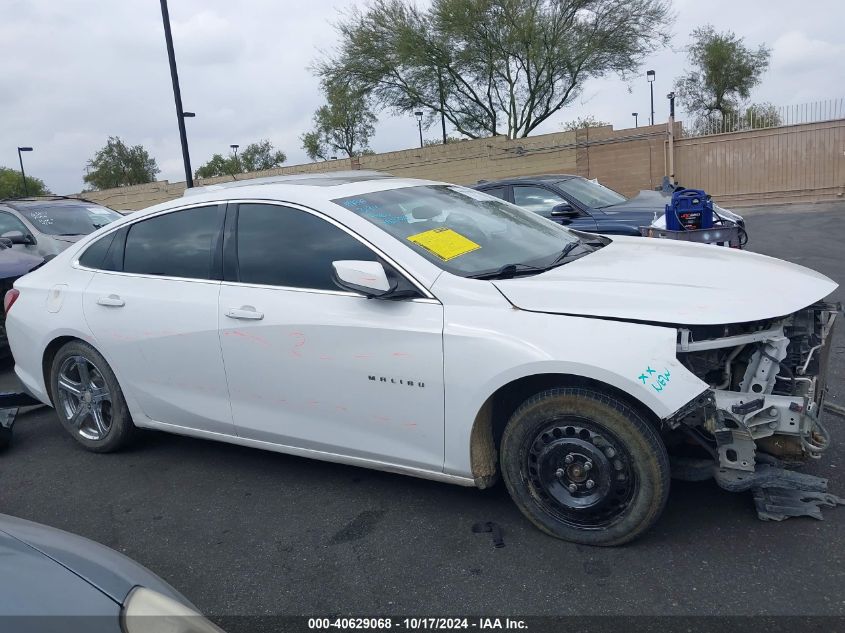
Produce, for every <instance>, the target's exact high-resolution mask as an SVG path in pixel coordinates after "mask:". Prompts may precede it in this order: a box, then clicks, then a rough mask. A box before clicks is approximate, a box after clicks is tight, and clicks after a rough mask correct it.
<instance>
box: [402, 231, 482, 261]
mask: <svg viewBox="0 0 845 633" xmlns="http://www.w3.org/2000/svg"><path fill="white" fill-rule="evenodd" d="M408 240H409V241H411V242H413V243H414V244H419V245H420V246H422V247H423V248H424V249H425V250H427V251H429V252H430V253H433V254H434V255H437V257H439V258H440V259H442V260H443V261H449V260H450V259H455V258H456V257H460V256H461V255H466V254H467V253H471V252H472V251H475V250H478V249H479V248H481V246H480V245H478V244H476V243H475V242H473V241H472V240H471V239H469V238H467V237H464V236H463V235H461V234H460V233H457V232H456V231H453V230H452V229H447V228H446V227H440V228H438V229H431V230H430V231H424V232H422V233H417V234H416V235H411V236H410V237H409V238H408Z"/></svg>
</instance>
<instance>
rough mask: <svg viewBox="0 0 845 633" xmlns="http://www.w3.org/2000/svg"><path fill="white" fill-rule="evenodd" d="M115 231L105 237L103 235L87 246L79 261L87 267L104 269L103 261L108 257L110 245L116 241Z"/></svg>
mask: <svg viewBox="0 0 845 633" xmlns="http://www.w3.org/2000/svg"><path fill="white" fill-rule="evenodd" d="M115 233H116V232H115V231H113V232H111V233H109V234H108V235H106V236H105V237H101V238H100V239H98V240H97V241H96V242H94V243H93V244H91V246H89V247H88V248H86V249H85V252H84V253H82V257H80V258H79V263H80V264H81V265H82V266H85V267H86V268H97V269H102V267H103V261H104V260H105V259H106V253H108V252H109V246H111V244H112V242H113V241H114V236H115Z"/></svg>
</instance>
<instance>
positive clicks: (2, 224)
mask: <svg viewBox="0 0 845 633" xmlns="http://www.w3.org/2000/svg"><path fill="white" fill-rule="evenodd" d="M10 231H19V232H21V233H22V234H24V235H29V234H30V230H29V229H28V228H26V226H25V225H24V223H23V222H21V221H20V220H18V219H17V218H16V217H15V216H13V215H12V214H11V213H7V212H5V211H3V212H0V236H3V235H5V234H6V233H8V232H10Z"/></svg>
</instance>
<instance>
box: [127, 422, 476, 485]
mask: <svg viewBox="0 0 845 633" xmlns="http://www.w3.org/2000/svg"><path fill="white" fill-rule="evenodd" d="M136 424H137V423H136ZM137 426H138V427H141V428H147V429H155V430H157V431H165V432H167V433H175V434H177V435H187V436H190V437H198V438H201V439H206V440H215V441H217V442H227V443H229V444H238V445H239V446H249V447H250V448H260V449H262V450H265V451H273V452H275V453H284V454H286V455H296V456H298V457H307V458H309V459H319V460H321V461H324V462H334V463H337V464H346V465H348V466H360V467H362V468H371V469H373V470H381V471H384V472H389V473H397V474H399V475H410V476H411V477H419V478H421V479H431V480H433V481H441V482H443V483H447V484H456V485H458V486H468V487H475V485H476V484H475V480H474V479H472V478H471V477H461V476H459V475H449V474H447V473H443V472H438V471H434V470H425V469H423V468H414V467H412V466H402V465H399V464H392V463H390V462H381V461H378V460H375V459H365V458H362V457H349V456H347V455H340V454H338V453H328V452H325V451H315V450H312V449H308V448H298V447H296V446H286V445H284V444H275V443H273V442H264V441H261V440H253V439H249V438H245V437H237V436H234V435H226V434H224V433H214V432H212V431H202V430H199V429H191V428H187V427H184V426H178V425H176V424H168V423H166V422H158V421H156V420H151V419H149V418H145V419H144V420H143V422H142V423H141V424H137Z"/></svg>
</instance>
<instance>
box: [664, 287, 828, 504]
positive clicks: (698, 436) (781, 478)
mask: <svg viewBox="0 0 845 633" xmlns="http://www.w3.org/2000/svg"><path fill="white" fill-rule="evenodd" d="M841 312H842V308H841V306H840V305H838V304H833V303H827V302H818V303H816V304H813V305H811V306H809V307H807V308H804V309H803V310H799V311H798V312H795V313H793V314H791V315H789V316H787V317H784V318H780V319H772V320H767V321H758V322H754V323H742V324H732V325H727V326H691V327H679V328H678V343H677V355H678V359H679V360H680V362H681V363H682V364H683V365H684V366H685V367H686V368H687V369H689V370H690V371H691V372H692V373H694V374H695V375H696V376H698V377H699V378H700V379H701V380H703V381H705V382H707V383H708V384H709V385H710V391H708V392H707V393H706V394H705V395H704V396H702V397H701V398H699V399H697V400H696V401H695V403H691V405H692V406H691V408H690V409H689V410H687V411H681V412H679V414H678V415H676V416H675V418H674V419H673V420H672V421H671V425H672V427H673V429H675V430H676V431H680V432H681V434H682V435H683V436H685V438H686V440H687V442H688V443H690V442H691V443H694V444H696V445H697V446H698V447H699V448H700V449H702V450H703V451H705V452H706V453H708V454H709V455H710V457H712V460H715V462H716V463H715V465H714V464H713V461H710V462H709V464H708V463H707V461H706V460H697V461H696V464H697V465H698V466H699V470H698V474H693V475H690V473H691V472H693V471H691V470H690V469H689V468H687V469H686V471H685V472H686V473H687V475H688V476H687V477H682V478H690V479H704V478H707V477H710V476H712V477H714V478H715V479H716V481H717V483H718V484H719V485H720V486H722V487H723V488H726V489H728V490H736V491H739V490H749V489H750V490H754V491H755V500H756V501H757V509H758V512H760V511H761V503H762V504H763V505H764V506H765V505H766V504H767V503H768V504H769V505H772V504H773V505H774V506H777V507H778V508H779V509H780V510H783V512H780V513H778V512H774V514H772V513H771V512H770V513H769V514H770V515H771V516H764V512H760V516H761V518H773V519H777V520H779V519H782V518H786V516H797V515H798V514H809V515H811V516H817V518H821V515H820V513H819V512H818V506H819V505H836V504H837V503H841V502H842V500H841V499H838V498H836V497H834V496H833V495H828V494H824V493H825V491H826V486H827V482H826V480H824V479H821V478H818V477H813V476H811V475H804V474H801V473H796V472H793V471H792V470H791V469H792V468H794V467H796V466H799V465H801V464H802V463H804V462H805V461H806V460H808V459H818V458H820V457H821V454H822V453H823V452H824V451H825V450H826V449H827V448H828V447H829V446H830V443H831V437H830V433H829V432H828V431H827V429H826V427H825V426H824V424H823V423H822V421H821V419H820V418H821V412H822V409H823V407H824V399H825V395H826V390H827V387H826V376H827V369H828V357H829V354H830V346H831V340H832V332H833V328H834V326H835V325H836V323H837V322H838V321H839V320H841V319H842V314H841ZM687 464H689V462H687ZM767 490H768V492H769V493H772V492H777V494H782V493H784V490H786V491H789V490H794V491H798V492H796V494H794V495H792V496H793V497H795V499H793V504H792V505H797V506H798V507H794V508H792V511H791V513H790V511H789V508H788V507H787V508H786V509H785V510H784V508H783V507H781V506H783V505H784V503H786V506H789V503H788V500H787V501H784V499H783V498H780V497H779V498H778V499H777V500H773V498H772V494H768V495H767V494H766V492H767ZM808 492H813V493H817V494H818V496H819V498H815V499H810V497H812V496H813V495H808V494H806V493H808ZM787 496H788V495H787ZM798 497H800V499H799V498H798ZM802 507H803V509H804V510H806V511H805V512H801V511H800V510H801V508H802ZM770 509H771V508H770ZM784 513H785V514H784ZM817 513H818V514H817ZM781 515H782V516H781Z"/></svg>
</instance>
